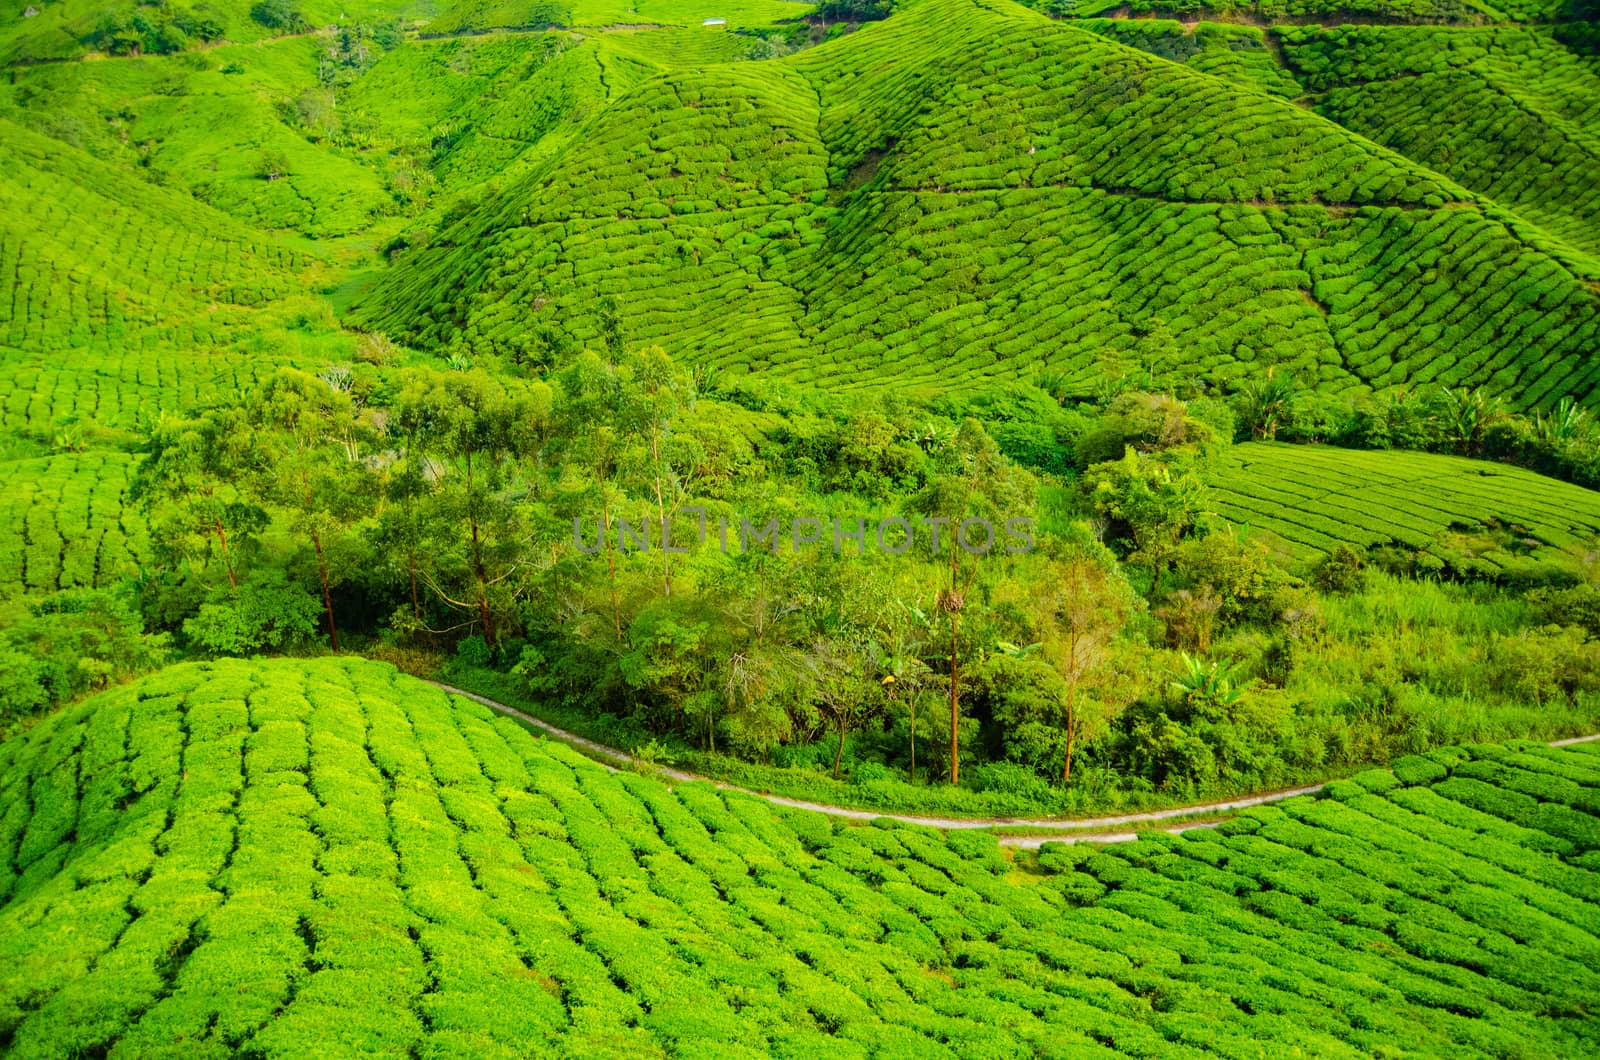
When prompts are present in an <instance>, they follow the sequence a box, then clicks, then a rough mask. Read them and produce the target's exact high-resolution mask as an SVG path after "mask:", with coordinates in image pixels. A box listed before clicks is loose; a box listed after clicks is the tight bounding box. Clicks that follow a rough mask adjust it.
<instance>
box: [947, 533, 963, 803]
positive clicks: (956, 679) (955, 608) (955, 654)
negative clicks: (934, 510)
mask: <svg viewBox="0 0 1600 1060" xmlns="http://www.w3.org/2000/svg"><path fill="white" fill-rule="evenodd" d="M956 562H957V561H956V543H955V541H954V540H951V542H950V596H949V598H948V606H949V611H950V783H951V784H959V783H961V730H960V728H959V725H960V721H961V660H960V651H959V649H960V647H961V606H962V601H958V600H957V599H956Z"/></svg>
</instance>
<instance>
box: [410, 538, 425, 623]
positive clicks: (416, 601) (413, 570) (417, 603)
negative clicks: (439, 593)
mask: <svg viewBox="0 0 1600 1060" xmlns="http://www.w3.org/2000/svg"><path fill="white" fill-rule="evenodd" d="M406 571H407V573H408V574H410V575H411V617H412V618H414V619H416V620H417V625H419V626H420V625H422V601H421V599H420V598H419V597H418V596H417V554H416V553H415V552H408V553H406Z"/></svg>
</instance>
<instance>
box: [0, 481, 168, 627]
mask: <svg viewBox="0 0 1600 1060" xmlns="http://www.w3.org/2000/svg"><path fill="white" fill-rule="evenodd" d="M134 459H135V458H134V457H132V456H130V455H127V454H124V453H85V454H81V455H71V454H69V455H62V456H53V457H41V458H37V459H31V460H12V461H5V462H0V496H3V497H5V499H6V500H5V504H4V505H0V598H3V597H6V596H11V595H14V594H16V593H29V594H33V593H50V592H54V591H56V590H58V589H77V588H93V587H96V586H105V585H114V584H115V583H116V582H118V581H120V580H121V579H122V578H125V577H127V576H128V575H130V574H133V573H135V571H136V570H137V569H138V562H139V560H140V559H141V558H142V557H143V556H144V554H145V552H146V550H147V547H148V546H147V543H146V541H145V528H144V521H143V519H141V518H140V517H139V515H138V512H137V510H136V508H135V507H134V506H133V505H131V504H130V503H129V501H128V482H129V479H130V478H131V476H132V474H133V466H134Z"/></svg>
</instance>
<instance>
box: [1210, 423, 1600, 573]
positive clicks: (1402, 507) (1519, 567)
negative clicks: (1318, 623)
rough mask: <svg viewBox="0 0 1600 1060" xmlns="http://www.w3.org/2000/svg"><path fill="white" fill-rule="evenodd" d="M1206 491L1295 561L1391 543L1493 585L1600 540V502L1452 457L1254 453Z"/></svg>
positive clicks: (1559, 561) (1236, 451) (1254, 448)
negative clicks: (1342, 548) (1343, 549)
mask: <svg viewBox="0 0 1600 1060" xmlns="http://www.w3.org/2000/svg"><path fill="white" fill-rule="evenodd" d="M1210 487H1211V497H1212V500H1213V503H1214V504H1215V506H1216V510H1217V512H1218V513H1219V514H1221V515H1222V516H1224V517H1226V518H1227V519H1230V520H1232V521H1233V522H1236V523H1244V524H1248V525H1249V526H1250V528H1251V529H1252V530H1259V531H1265V532H1266V533H1267V534H1268V535H1270V536H1271V537H1272V538H1273V539H1275V543H1277V544H1279V545H1280V546H1281V547H1282V548H1283V549H1284V550H1285V551H1288V552H1290V553H1292V554H1294V555H1296V556H1299V557H1301V558H1311V557H1315V556H1317V555H1321V554H1323V553H1326V552H1329V551H1331V550H1332V549H1333V548H1334V547H1335V546H1337V545H1341V544H1350V545H1359V546H1363V547H1369V548H1370V547H1376V546H1380V545H1390V544H1393V545H1397V546H1399V547H1401V548H1404V549H1406V550H1409V551H1413V552H1416V553H1419V554H1420V558H1422V559H1423V561H1424V562H1425V563H1426V564H1427V565H1429V566H1432V567H1433V568H1434V569H1436V570H1440V569H1448V570H1451V571H1453V572H1456V573H1460V574H1469V575H1471V574H1476V575H1483V576H1487V577H1491V578H1494V577H1504V576H1507V575H1511V576H1516V575H1519V574H1532V573H1534V572H1535V571H1537V570H1539V569H1540V568H1542V567H1545V566H1547V565H1556V566H1566V565H1570V564H1571V563H1572V562H1573V556H1572V552H1573V551H1574V550H1583V549H1589V548H1592V547H1593V546H1594V543H1595V540H1596V538H1600V493H1595V492H1594V491H1593V490H1587V489H1584V488H1582V487H1581V486H1574V485H1571V484H1569V483H1566V482H1560V481H1557V480H1556V479H1551V478H1546V477H1544V476H1543V475H1538V474H1535V473H1533V472H1531V471H1525V470H1522V469H1521V468H1515V467H1508V466H1506V465H1504V464H1495V463H1490V462H1487V461H1479V460H1465V459H1462V458H1460V457H1454V456H1438V455H1435V454H1431V453H1411V452H1393V451H1373V450H1356V449H1335V448H1331V447H1325V446H1305V445H1281V444H1274V443H1268V442H1251V443H1248V444H1244V445H1237V446H1234V447H1233V448H1232V449H1230V450H1229V451H1228V452H1227V453H1226V454H1225V455H1224V456H1223V457H1222V462H1221V466H1220V467H1219V469H1218V470H1217V471H1216V472H1214V473H1213V475H1212V478H1211V481H1210Z"/></svg>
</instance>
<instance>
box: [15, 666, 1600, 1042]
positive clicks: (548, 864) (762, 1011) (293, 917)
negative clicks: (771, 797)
mask: <svg viewBox="0 0 1600 1060" xmlns="http://www.w3.org/2000/svg"><path fill="white" fill-rule="evenodd" d="M0 793H3V796H4V799H3V802H0V805H3V806H4V815H3V817H0V850H3V851H4V853H5V857H4V858H3V861H0V864H3V865H4V868H5V872H4V873H3V874H0V880H3V882H0V957H3V958H4V960H3V962H0V1047H4V1048H5V1049H6V1051H7V1052H8V1054H9V1055H12V1056H18V1057H31V1056H61V1055H70V1054H86V1053H87V1054H100V1055H110V1056H113V1057H121V1056H162V1055H172V1056H177V1055H183V1056H186V1057H208V1056H227V1055H237V1054H238V1053H241V1052H243V1053H246V1054H249V1055H253V1056H284V1057H290V1056H304V1055H307V1053H308V1052H309V1051H311V1050H312V1049H313V1048H315V1049H316V1050H318V1051H320V1052H322V1053H328V1054H331V1053H339V1054H343V1053H346V1052H355V1051H366V1052H369V1053H372V1054H376V1055H386V1056H400V1055H408V1054H410V1055H416V1054H427V1055H442V1054H453V1055H469V1054H470V1055H476V1056H497V1055H503V1056H513V1055H516V1056H526V1055H530V1054H533V1055H568V1056H570V1055H575V1054H581V1055H585V1056H608V1055H609V1056H624V1055H625V1056H631V1057H637V1056H656V1055H684V1056H709V1055H718V1056H736V1055H738V1056H748V1055H761V1054H767V1055H801V1054H804V1053H810V1054H819V1053H825V1054H826V1055H829V1056H866V1055H869V1054H871V1055H894V1056H918V1057H938V1056H975V1055H985V1056H996V1057H999V1056H1074V1057H1088V1056H1107V1057H1110V1056H1113V1055H1137V1056H1198V1055H1201V1054H1202V1053H1206V1054H1211V1053H1216V1052H1221V1053H1223V1054H1225V1055H1230V1056H1255V1055H1259V1054H1260V1053H1262V1052H1263V1051H1266V1052H1271V1053H1276V1054H1280V1055H1281V1053H1282V1051H1283V1050H1285V1049H1299V1050H1302V1051H1304V1052H1306V1053H1307V1054H1313V1055H1317V1056H1352V1057H1353V1056H1362V1055H1370V1054H1372V1053H1373V1052H1375V1051H1378V1050H1381V1049H1384V1048H1387V1047H1389V1046H1390V1045H1392V1044H1393V1043H1395V1042H1404V1043H1405V1044H1406V1046H1407V1048H1408V1049H1409V1050H1410V1051H1411V1053H1412V1054H1413V1055H1417V1056H1451V1057H1459V1056H1463V1055H1503V1056H1511V1055H1568V1056H1575V1055H1581V1054H1588V1053H1592V1052H1593V1051H1595V1049H1596V1048H1597V1047H1600V1024H1597V1022H1596V1021H1595V1019H1594V1017H1593V1016H1592V1015H1591V1014H1589V1012H1588V1006H1589V1004H1590V1003H1591V1002H1592V1000H1593V998H1594V997H1595V996H1596V991H1597V990H1600V938H1597V937H1596V934H1595V925H1596V918H1595V916H1594V908H1595V903H1596V902H1600V849H1597V848H1600V819H1597V818H1596V816H1595V813H1596V812H1597V811H1600V756H1597V755H1596V754H1595V753H1594V751H1593V749H1592V746H1591V747H1590V748H1589V749H1584V750H1566V751H1553V750H1551V749H1548V748H1543V747H1538V746H1536V745H1519V746H1517V747H1496V746H1483V747H1474V748H1470V749H1467V750H1450V751H1441V752H1436V753H1434V754H1432V755H1430V756H1429V757H1427V758H1413V759H1406V760H1402V762H1400V763H1398V764H1397V767H1396V769H1395V771H1394V772H1393V773H1388V772H1373V773H1368V774H1363V775H1361V776H1360V777H1358V778H1356V780H1355V781H1354V782H1345V783H1339V784H1335V785H1332V786H1331V787H1330V788H1329V789H1328V791H1327V793H1326V797H1322V798H1316V799H1312V798H1302V799H1295V800H1292V801H1290V802H1286V803H1282V804H1280V805H1278V806H1275V807H1271V808H1262V809H1256V810H1252V811H1249V812H1247V813H1246V814H1245V815H1243V816H1242V817H1240V818H1239V819H1238V820H1236V821H1234V822H1232V823H1230V824H1227V825H1224V826H1223V827H1222V828H1221V829H1220V830H1217V831H1215V832H1208V833H1204V834H1200V833H1196V834H1194V836H1193V837H1187V836H1186V837H1170V836H1168V837H1157V838H1151V839H1145V840H1142V841H1140V842H1138V843H1134V844H1128V845H1127V846H1125V847H1121V848H1113V849H1105V850H1094V849H1077V848H1073V849H1071V850H1066V849H1063V848H1059V847H1046V848H1045V850H1044V851H1043V853H1042V854H1041V855H1040V859H1039V862H1038V864H1037V865H1034V864H1033V863H1032V862H1031V861H1025V862H1016V863H1013V862H1011V861H1010V860H1008V859H1007V858H1006V857H1004V856H1003V855H1002V854H1001V852H1000V851H999V850H998V849H997V847H996V845H995V843H994V840H993V838H992V837H990V836H986V835H972V834H964V835H963V834H953V835H950V836H941V835H940V834H938V833H934V832H930V831H926V830H922V829H916V828H910V827H863V826H850V825H846V824H844V823H836V822H830V821H828V820H826V819H824V818H821V817H819V816H814V815H810V814H807V813H802V812H798V811H786V810H783V809H781V808H778V807H774V806H772V805H770V804H767V803H764V802H760V801H757V800H755V799H752V798H749V797H742V796H736V795H731V794H725V793H720V792H717V791H715V790H714V789H710V788H707V787H704V786H701V785H681V786H679V787H678V788H676V789H674V790H669V789H668V788H666V787H664V786H662V785H661V784H660V783H658V782H656V781H654V780H650V779H646V778H642V777H638V776H633V775H629V774H611V773H607V772H605V771H604V770H603V769H601V768H600V767H599V766H597V765H595V764H593V763H591V762H588V761H587V760H584V759H581V758H578V757H576V756H575V755H574V754H573V753H572V752H570V751H567V750H566V749H565V748H563V747H561V746H559V745H553V744H551V743H549V742H547V741H540V740H536V739H534V738H533V737H531V736H530V735H528V733H527V732H526V731H524V730H523V729H520V728H518V727H516V726H515V725H514V724H512V723H511V722H509V721H507V720H505V719H499V718H495V717H493V716H492V715H491V714H490V713H489V712H488V711H487V710H486V709H485V708H482V707H479V706H477V705H475V704H472V703H470V702H469V701H466V700H461V699H450V698H448V697H446V696H445V695H444V694H443V693H441V692H439V691H437V690H435V689H433V688H431V687H429V686H426V685H423V684H422V683H420V682H417V681H414V680H411V679H409V678H403V677H400V676H398V675H396V673H395V672H394V671H393V670H392V669H391V668H389V667H387V666H383V665H380V664H374V663H367V662H362V661H359V660H350V659H327V660H320V661H313V662H305V661H292V660H284V661H277V662H237V661H236V662H224V663H217V664H213V665H193V664H191V665H184V666H180V667H175V668H173V669H170V670H168V671H165V672H163V673H162V674H160V675H158V676H155V677H152V678H148V679H146V680H143V681H141V682H139V683H136V684H133V685H129V686H125V687H122V688H118V689H116V690H114V691H111V692H108V693H105V694H103V695H100V696H98V697H95V698H93V699H91V700H89V701H87V702H85V703H83V704H81V705H79V706H77V707H73V708H70V709H68V710H67V711H65V712H64V713H61V714H58V715H56V716H54V717H52V718H49V719H47V720H45V721H44V722H42V723H40V724H39V725H38V726H36V727H35V728H34V729H33V730H31V731H30V732H29V733H27V734H25V735H24V736H21V737H18V738H16V739H13V740H11V741H9V742H7V743H5V744H0Z"/></svg>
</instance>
